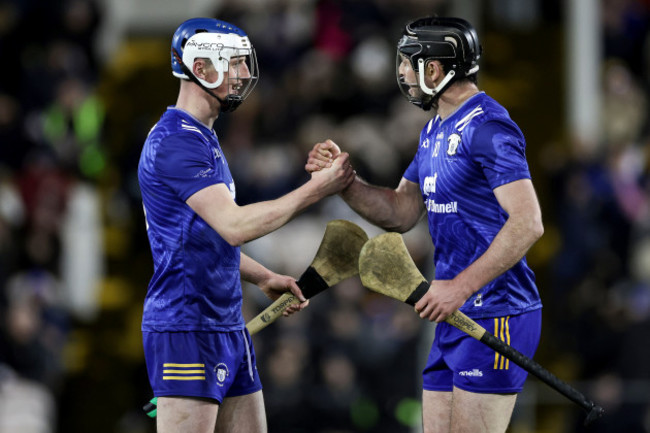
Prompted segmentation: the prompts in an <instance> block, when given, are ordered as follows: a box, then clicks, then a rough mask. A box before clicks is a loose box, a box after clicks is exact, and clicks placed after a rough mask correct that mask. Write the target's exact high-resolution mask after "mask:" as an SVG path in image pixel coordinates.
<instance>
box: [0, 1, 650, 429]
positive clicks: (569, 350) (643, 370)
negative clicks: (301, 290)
mask: <svg viewBox="0 0 650 433" xmlns="http://www.w3.org/2000/svg"><path fill="white" fill-rule="evenodd" d="M432 13H437V14H451V15H459V16H463V17H465V18H467V19H469V20H471V21H472V22H473V23H474V24H475V25H476V27H477V28H478V30H479V34H480V36H481V39H482V44H483V48H484V57H483V60H482V68H481V72H480V74H479V84H480V86H481V87H482V88H483V89H484V90H486V91H487V92H488V93H489V94H491V95H492V96H494V97H495V98H496V99H497V100H499V101H501V102H502V103H503V104H504V105H505V106H506V107H507V108H508V109H509V110H510V113H511V115H512V117H513V118H514V120H515V121H516V122H518V124H519V125H520V126H521V128H522V130H523V131H524V133H525V135H526V137H527V142H528V158H529V162H530V165H531V171H532V174H533V178H534V181H535V184H536V187H537V190H538V193H539V196H540V200H541V203H542V209H543V212H544V219H545V226H546V233H545V235H544V237H543V238H542V239H541V240H540V241H539V242H538V243H537V244H536V245H535V247H534V248H533V250H531V251H530V254H529V261H530V262H531V264H532V266H533V268H534V269H535V271H536V273H537V277H538V281H539V287H540V291H541V294H542V298H543V301H544V303H545V309H544V328H543V334H542V340H541V343H540V348H539V351H538V353H537V355H536V359H537V360H538V361H539V362H540V363H542V364H543V365H544V366H545V367H547V368H548V369H549V370H551V371H552V372H554V373H555V374H556V375H558V376H559V377H561V378H563V379H564V380H566V381H568V382H570V383H572V384H573V385H575V386H576V387H578V388H579V389H580V390H581V391H583V392H585V393H586V394H587V395H588V396H589V397H591V398H592V399H594V400H595V401H597V402H598V403H599V404H601V405H602V406H604V407H605V409H606V411H607V413H606V417H605V418H604V419H602V420H601V421H600V422H598V423H597V424H595V425H594V426H593V427H591V428H590V429H589V431H591V432H594V433H595V432H626V433H635V432H650V339H649V337H648V335H650V206H649V205H650V183H649V178H648V174H649V165H648V161H649V160H648V145H649V138H650V135H649V133H650V130H649V129H648V126H649V122H648V120H649V119H648V96H649V89H650V88H649V84H650V74H649V73H650V69H649V66H650V63H649V62H650V45H649V44H648V37H649V36H650V33H649V29H650V28H649V26H648V23H649V19H650V1H648V0H565V1H561V0H544V1H542V0H490V1H488V0H457V1H451V0H450V1H444V0H236V1H235V0H186V1H182V2H181V1H171V0H96V1H93V0H49V1H45V0H0V58H1V59H2V67H1V68H0V75H1V77H0V432H1V433H15V432H20V433H46V432H47V433H54V432H58V433H87V432H95V433H109V432H110V433H148V432H153V431H154V423H153V421H152V420H151V419H149V418H147V417H146V416H145V415H144V413H143V412H142V410H141V406H142V404H143V403H145V402H146V401H147V400H148V399H149V398H150V390H149V385H148V382H147V378H146V371H145V367H144V363H143V355H142V349H141V342H140V338H141V337H140V315H141V308H142V300H143V297H144V294H145V291H146V286H147V282H148V279H149V277H150V275H151V271H152V263H151V258H150V253H149V248H148V243H147V239H146V234H145V227H144V221H143V216H142V210H141V204H140V198H139V192H138V185H137V179H136V169H137V162H138V157H139V154H140V149H141V146H142V143H143V140H144V138H145V136H146V134H147V132H148V130H149V128H150V127H151V126H152V125H153V124H154V123H155V122H156V120H157V119H158V117H159V116H160V114H161V113H162V112H163V110H164V108H165V107H166V106H167V105H171V104H173V103H174V102H175V97H176V93H177V90H178V83H177V80H175V79H174V78H173V77H172V76H171V73H170V66H169V46H170V40H171V35H172V33H173V31H174V30H175V28H176V27H177V26H178V24H179V23H180V22H182V21H183V20H185V19H187V18H189V17H192V16H215V17H219V18H221V19H224V20H227V21H232V22H233V23H235V24H237V25H240V26H241V27H243V28H244V29H245V30H246V31H247V32H248V33H249V35H250V37H251V40H252V42H253V44H254V45H255V47H256V48H257V53H258V59H259V63H260V67H261V80H260V83H259V85H258V87H257V89H256V90H255V92H254V93H253V95H252V96H251V98H249V100H248V101H246V103H245V104H244V105H243V106H242V107H241V108H240V109H239V110H238V111H237V112H236V113H234V114H228V115H224V116H222V117H221V118H220V119H218V122H217V125H216V130H217V132H218V134H219V137H220V140H221V143H222V145H223V147H224V150H225V152H226V154H227V157H228V159H229V162H230V165H231V167H232V169H233V172H234V176H235V180H236V182H237V190H238V199H239V201H240V202H241V203H247V202H252V201H260V200H265V199H269V198H275V197H278V196H279V195H281V194H283V193H285V192H287V191H289V190H290V189H292V188H294V187H295V186H296V185H298V184H300V183H302V182H304V181H305V179H306V174H305V173H304V170H303V165H304V163H305V160H306V155H307V151H308V150H309V149H310V148H311V146H312V145H313V143H315V142H316V141H320V140H323V139H325V138H328V137H330V138H333V139H334V140H336V141H338V142H339V143H340V144H341V146H342V147H343V148H344V149H346V150H348V151H350V152H351V153H352V155H353V161H354V163H355V166H356V168H357V171H358V172H359V173H360V174H361V175H362V176H364V177H365V178H367V179H369V180H370V181H372V182H375V183H379V184H383V185H387V186H395V185H396V184H397V182H398V180H399V178H400V176H401V174H402V171H403V170H404V168H405V167H406V165H407V164H408V162H409V161H410V159H411V157H412V155H413V153H414V151H415V143H416V141H417V137H418V134H419V131H420V128H421V127H422V125H423V124H424V122H426V120H427V114H426V113H423V112H421V111H419V110H418V109H417V108H415V107H413V106H411V105H409V104H408V102H407V101H406V100H405V99H404V98H403V97H402V96H401V95H400V94H399V92H398V89H397V86H396V85H395V76H394V45H395V43H396V41H397V38H398V36H399V34H400V31H401V27H402V26H403V25H404V24H405V23H406V22H407V21H408V20H410V19H412V18H415V17H417V16H421V15H428V14H432ZM334 218H345V219H349V220H351V221H354V222H356V223H358V224H360V225H361V226H362V227H363V228H364V229H365V230H366V231H367V232H368V234H369V235H370V236H374V235H376V234H378V233H379V230H378V229H376V228H374V227H372V226H370V225H368V224H367V223H365V222H364V221H362V220H360V219H359V218H358V217H356V216H355V215H354V214H353V213H351V212H350V211H349V210H348V208H347V207H346V206H345V205H344V204H343V203H342V201H341V200H340V199H339V198H337V197H333V198H330V199H328V200H326V201H324V202H322V203H321V204H319V205H317V206H314V207H313V208H311V209H309V211H307V212H305V213H304V214H303V215H301V216H300V217H298V218H297V219H296V220H295V221H293V222H291V223H290V224H288V225H287V226H286V227H285V228H283V229H281V230H279V231H278V232H276V233H274V234H272V235H269V236H267V237H265V238H263V239H259V240H257V241H254V242H251V243H250V244H248V245H246V247H245V251H246V252H247V253H248V254H250V255H251V256H253V257H254V258H256V259H258V260H259V261H261V262H262V263H264V264H265V265H266V266H268V267H269V268H271V269H273V270H275V271H278V272H284V273H287V274H290V275H294V276H296V277H298V276H299V275H300V274H301V273H302V272H303V271H304V270H305V268H306V267H307V266H308V265H309V263H310V262H311V259H312V258H313V256H314V254H315V252H316V249H317V247H318V245H319V243H320V240H321V237H322V234H323V232H324V229H325V225H326V223H327V221H329V220H331V219H334ZM405 239H406V241H407V245H408V247H409V250H410V252H411V253H412V255H413V257H414V258H415V260H416V263H417V264H418V266H419V267H420V269H421V270H422V272H423V273H424V274H425V275H427V276H429V277H430V276H432V272H433V270H432V269H431V257H432V248H431V246H430V244H429V242H428V235H427V230H426V227H424V226H422V225H420V226H418V227H417V228H416V229H415V230H414V231H412V232H411V233H409V234H407V235H406V236H405ZM244 290H245V298H246V302H245V305H244V309H245V311H244V312H245V316H246V317H247V318H251V317H253V316H254V315H255V314H256V313H257V312H259V311H260V310H261V309H263V308H264V307H265V306H266V305H268V303H269V302H268V301H267V300H266V299H265V298H264V297H263V296H262V295H261V294H260V292H259V291H258V290H257V289H255V288H252V287H248V286H246V287H245V289H244ZM432 336H433V326H432V325H431V324H429V323H424V322H422V321H420V320H419V319H418V318H417V317H416V315H415V314H413V312H412V310H411V308H409V307H408V306H406V305H401V304H398V303H397V302H394V301H392V300H389V299H388V298H381V297H378V296H377V295H373V294H371V293H369V292H368V291H366V290H365V289H364V288H363V287H362V286H361V284H360V281H359V280H358V278H356V279H350V280H347V281H345V282H343V283H341V284H339V285H338V286H337V287H335V288H333V289H332V290H330V291H329V292H326V293H324V294H322V295H319V297H317V298H315V299H314V300H313V301H312V303H311V306H310V308H309V309H308V310H306V311H305V312H303V313H301V314H299V315H295V316H294V317H291V318H289V319H280V320H279V321H278V322H276V323H275V324H273V325H272V326H270V327H268V328H267V329H265V330H264V331H262V332H261V333H260V334H258V335H256V336H255V344H256V350H257V354H258V364H259V368H260V373H261V376H262V380H263V383H264V385H265V396H266V405H267V410H268V418H269V427H270V431H271V432H283V433H293V432H295V433H298V432H310V433H313V432H316V433H349V432H373V433H400V432H404V433H410V432H417V431H421V427H420V425H419V411H420V404H419V399H420V391H419V389H420V369H421V366H422V363H423V362H424V360H425V358H426V353H427V351H428V348H429V345H430V341H431V339H432ZM582 419H583V414H582V412H581V410H580V409H578V408H577V407H576V406H575V405H572V404H571V403H569V402H568V401H567V400H566V399H564V398H563V397H561V396H559V395H558V394H556V393H555V392H554V391H552V390H550V389H549V388H548V387H546V386H544V385H543V384H541V383H540V382H538V381H537V380H536V379H535V378H531V379H530V380H529V381H528V384H527V386H526V388H525V391H524V393H523V394H522V395H521V397H520V399H519V401H518V404H517V406H516V409H515V413H514V416H513V421H512V424H511V427H510V429H509V431H510V432H512V433H524V432H526V433H528V432H531V433H532V432H539V433H541V432H549V433H550V432H553V433H558V432H559V433H563V432H566V433H568V432H580V431H583V428H582V427H581V422H582Z"/></svg>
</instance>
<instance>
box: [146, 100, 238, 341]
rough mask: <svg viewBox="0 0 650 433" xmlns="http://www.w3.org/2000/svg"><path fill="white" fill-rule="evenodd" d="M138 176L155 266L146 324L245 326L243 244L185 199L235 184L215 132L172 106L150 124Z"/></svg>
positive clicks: (152, 327) (166, 327)
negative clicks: (238, 244)
mask: <svg viewBox="0 0 650 433" xmlns="http://www.w3.org/2000/svg"><path fill="white" fill-rule="evenodd" d="M138 181H139V183H140V190H141V193H142V201H143V206H144V212H145V220H146V224H147V234H148V237H149V243H150V246H151V253H152V256H153V263H154V271H153V276H152V278H151V281H150V282H149V287H148V289H147V294H146V297H145V301H144V311H143V319H142V330H144V331H196V330H205V331H208V330H212V331H232V330H239V329H243V327H244V324H245V323H244V320H243V317H242V313H241V304H242V289H241V281H240V272H239V263H240V249H239V248H238V247H233V246H231V245H230V244H228V243H227V242H226V241H225V240H224V239H223V238H222V237H221V236H220V235H219V233H217V231H215V230H214V229H213V228H212V227H210V226H209V225H208V224H207V223H206V222H205V221H204V220H203V219H202V218H201V217H200V216H199V215H197V214H196V213H195V212H194V211H193V210H192V209H191V208H190V207H189V206H188V205H187V204H186V200H187V199H188V198H189V197H190V196H192V195H193V194H194V193H196V192H198V191H200V190H201V189H203V188H206V187H208V186H211V185H214V184H218V183H223V184H225V185H226V186H227V187H228V188H229V190H230V192H231V195H232V197H233V200H234V199H235V184H234V182H233V178H232V175H231V174H230V169H229V168H228V163H227V162H226V159H225V157H224V155H223V153H222V151H221V147H220V146H219V141H218V139H217V136H216V135H215V133H214V131H213V130H211V129H209V128H208V127H207V126H205V125H204V124H202V123H201V122H199V121H198V120H197V119H195V118H194V117H193V116H191V115H190V114H189V113H187V112H185V111H182V110H180V109H176V108H174V107H169V108H168V109H167V111H166V112H165V113H164V114H163V115H162V117H161V118H160V120H159V121H158V123H157V124H156V125H155V126H154V127H153V128H152V129H151V131H150V132H149V135H148V137H147V139H146V141H145V143H144V147H143V149H142V153H141V155H140V163H139V166H138Z"/></svg>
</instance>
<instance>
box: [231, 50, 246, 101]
mask: <svg viewBox="0 0 650 433" xmlns="http://www.w3.org/2000/svg"><path fill="white" fill-rule="evenodd" d="M250 79H251V72H250V69H249V68H248V64H247V63H246V57H245V56H241V57H233V58H232V59H230V67H229V68H228V81H227V82H228V93H229V94H231V95H232V94H239V92H240V90H241V88H242V86H243V85H244V83H245V82H246V80H250Z"/></svg>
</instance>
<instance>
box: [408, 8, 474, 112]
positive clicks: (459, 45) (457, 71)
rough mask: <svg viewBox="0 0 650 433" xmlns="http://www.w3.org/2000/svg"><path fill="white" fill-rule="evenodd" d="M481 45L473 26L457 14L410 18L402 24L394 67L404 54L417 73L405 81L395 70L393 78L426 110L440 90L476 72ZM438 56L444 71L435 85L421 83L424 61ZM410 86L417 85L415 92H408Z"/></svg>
mask: <svg viewBox="0 0 650 433" xmlns="http://www.w3.org/2000/svg"><path fill="white" fill-rule="evenodd" d="M481 51H482V49H481V45H480V43H479V41H478V35H477V34H476V30H475V29H474V27H472V25H471V24H470V23H468V22H467V21H465V20H464V19H461V18H452V17H427V18H420V19H417V20H415V21H412V22H410V23H408V24H407V25H406V27H405V28H404V33H403V35H402V38H401V39H400V41H399V43H398V44H397V67H398V68H399V65H400V63H401V62H402V57H406V58H407V59H409V61H410V62H411V67H412V68H413V71H415V73H416V75H417V80H418V82H417V83H410V84H409V83H405V82H404V80H403V77H400V74H399V70H398V71H397V81H398V83H399V86H400V89H401V90H402V93H404V95H405V96H406V97H407V98H408V100H409V101H410V102H411V103H413V104H415V105H417V106H418V107H420V108H422V109H424V110H429V109H430V108H431V106H432V105H433V103H434V102H435V101H436V100H437V99H438V97H439V96H440V95H441V94H442V92H443V91H444V90H446V89H447V87H449V86H450V85H451V84H452V83H453V82H454V81H456V80H458V79H459V78H462V77H467V76H469V75H472V74H474V73H476V72H477V71H478V69H479V66H478V60H479V59H480V57H481ZM432 60H438V61H439V62H440V63H441V64H442V66H443V68H444V69H445V72H446V73H447V75H446V76H445V78H444V79H443V80H442V81H441V82H440V84H439V85H438V86H437V87H436V88H435V89H431V88H429V87H428V86H427V85H426V84H425V83H424V70H425V67H426V65H427V64H428V63H429V62H430V61H432ZM411 87H419V89H420V92H418V93H419V94H420V95H419V96H413V95H412V94H410V93H409V89H410V88H411Z"/></svg>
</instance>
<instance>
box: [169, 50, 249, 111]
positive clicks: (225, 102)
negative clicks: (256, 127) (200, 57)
mask: <svg viewBox="0 0 650 433" xmlns="http://www.w3.org/2000/svg"><path fill="white" fill-rule="evenodd" d="M174 56H175V57H176V60H177V61H178V64H179V65H180V67H181V70H182V71H183V72H184V73H185V75H187V76H188V78H189V79H190V80H191V81H192V82H194V83H195V84H196V85H197V86H199V87H200V88H201V89H203V91H204V92H206V93H207V94H208V95H210V96H212V97H213V98H215V99H216V100H217V101H219V104H221V112H222V113H229V112H232V111H235V110H236V109H237V107H239V105H240V104H241V103H242V101H241V100H238V99H234V100H233V99H232V98H230V95H229V96H227V97H226V99H222V98H220V97H218V96H217V95H215V94H214V93H213V92H212V90H210V89H208V88H207V87H205V86H204V85H203V84H201V82H200V81H199V79H198V78H196V76H194V74H193V73H192V72H191V71H190V70H189V68H188V67H187V66H186V65H185V63H183V60H182V59H181V57H180V56H179V55H178V53H177V52H176V50H174Z"/></svg>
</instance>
